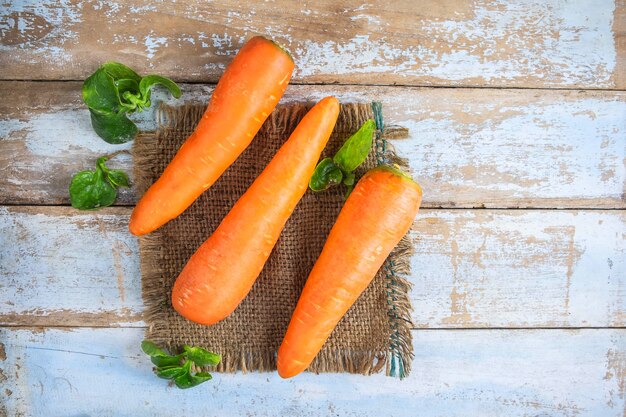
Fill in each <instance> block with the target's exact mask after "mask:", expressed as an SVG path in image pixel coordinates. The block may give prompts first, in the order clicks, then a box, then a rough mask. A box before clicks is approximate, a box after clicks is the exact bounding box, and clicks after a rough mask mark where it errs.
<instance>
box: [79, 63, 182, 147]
mask: <svg viewBox="0 0 626 417" xmlns="http://www.w3.org/2000/svg"><path fill="white" fill-rule="evenodd" d="M155 84H161V85H164V86H165V87H166V88H167V89H168V90H169V91H170V92H171V93H172V95H173V96H174V97H176V98H179V97H180V95H181V91H180V88H178V86H177V85H176V84H175V83H174V82H173V81H172V80H170V79H168V78H165V77H161V76H159V75H148V76H146V77H144V78H141V77H140V76H139V74H137V73H136V72H135V71H133V70H132V69H131V68H129V67H127V66H126V65H123V64H120V63H119V62H105V63H104V64H102V66H100V68H98V69H97V70H96V72H94V73H93V74H92V75H91V76H89V77H88V78H87V79H86V80H85V82H84V83H83V100H84V101H85V104H87V107H89V110H90V112H91V124H92V126H93V128H94V130H95V131H96V133H97V134H98V136H100V137H101V138H102V139H104V140H105V141H107V142H108V143H124V142H128V141H129V140H133V139H134V138H135V136H136V135H137V132H138V129H137V126H135V124H134V123H133V122H132V121H130V120H129V119H128V117H126V115H125V114H126V113H133V112H136V111H142V110H143V109H144V108H146V107H150V105H151V101H150V88H151V86H153V85H155Z"/></svg>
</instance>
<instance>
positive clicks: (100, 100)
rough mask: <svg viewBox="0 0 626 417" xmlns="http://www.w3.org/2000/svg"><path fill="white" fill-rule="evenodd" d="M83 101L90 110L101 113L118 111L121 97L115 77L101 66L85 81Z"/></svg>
mask: <svg viewBox="0 0 626 417" xmlns="http://www.w3.org/2000/svg"><path fill="white" fill-rule="evenodd" d="M83 101H84V102H85V104H86V105H87V107H89V109H90V110H95V111H98V112H100V113H117V112H118V111H119V109H120V105H121V103H120V98H119V95H118V90H117V87H116V86H115V82H114V81H113V78H112V77H111V76H110V75H109V74H107V72H106V71H105V70H104V69H103V68H99V69H98V70H97V71H96V72H94V73H93V74H92V75H90V76H89V77H88V78H87V79H86V80H85V82H84V83H83Z"/></svg>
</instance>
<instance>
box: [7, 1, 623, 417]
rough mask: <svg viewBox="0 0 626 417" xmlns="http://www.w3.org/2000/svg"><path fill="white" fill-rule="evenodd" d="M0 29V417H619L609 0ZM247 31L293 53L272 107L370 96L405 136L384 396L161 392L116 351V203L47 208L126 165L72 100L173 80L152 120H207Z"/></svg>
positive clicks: (251, 382) (121, 247)
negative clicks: (404, 345)
mask: <svg viewBox="0 0 626 417" xmlns="http://www.w3.org/2000/svg"><path fill="white" fill-rule="evenodd" d="M0 16H1V18H0V96H1V97H2V98H3V99H2V100H1V101H0V416H2V415H5V414H6V415H7V416H79V415H80V416H118V415H120V416H125V415H128V416H137V415H155V416H170V415H174V414H176V415H216V416H231V415H232V416H239V415H251V416H266V415H267V416H277V415H289V416H296V415H307V416H308V415H320V416H327V415H329V416H331V415H332V416H370V415H371V416H386V415H389V416H405V415H406V416H415V415H420V416H421V415H423V416H474V415H481V416H502V415H506V416H537V415H541V416H602V417H604V416H622V417H623V416H626V91H624V90H625V89H626V2H625V1H624V0H617V1H612V0H601V1H593V2H592V1H574V2H562V1H559V0H549V1H539V0H525V1H521V2H513V1H485V0H476V1H470V0H456V1H455V0H445V1H435V0H427V1H423V2H412V1H399V2H378V1H372V2H368V3H360V2H333V1H319V2H315V3H308V2H307V3H306V4H302V5H300V3H294V2H287V1H267V2H252V1H243V2H239V3H238V4H235V2H226V1H213V2H206V1H202V0H184V1H183V0H179V1H177V2H171V3H169V2H168V3H167V4H166V3H163V2H161V1H157V0H148V1H145V2H139V1H127V2H121V1H120V2H103V1H100V0H85V1H82V0H61V1H57V0H55V1H52V0H41V1H34V0H32V1H29V0H25V1H20V0H13V1H11V0H8V1H7V2H5V3H2V4H1V5H0ZM257 33H260V34H265V35H268V36H272V37H274V38H275V39H277V40H278V41H280V42H282V43H284V44H285V45H286V46H287V47H288V49H290V50H291V51H292V53H293V55H294V58H295V61H296V63H297V70H296V74H295V78H294V85H292V86H290V87H289V89H288V92H287V94H286V95H285V97H284V99H283V102H293V101H302V100H316V99H319V98H321V97H323V96H325V95H329V94H334V95H336V96H337V97H339V98H340V99H341V100H343V101H369V100H371V99H373V98H376V99H379V100H380V101H382V102H383V105H384V112H385V115H386V118H387V119H388V120H389V121H390V122H391V123H393V124H396V125H400V126H404V127H407V128H408V129H409V130H410V137H409V138H408V139H406V140H398V141H395V142H394V146H395V147H396V148H397V150H398V152H399V153H400V154H401V155H403V156H405V157H407V158H408V159H409V163H410V166H411V168H412V171H413V174H414V175H415V177H416V178H418V179H419V181H420V183H421V184H422V185H423V188H424V190H425V196H424V204H423V207H424V209H423V210H422V211H421V212H420V214H419V215H418V218H417V220H416V223H415V225H414V227H413V230H412V231H411V238H412V240H413V242H414V246H415V254H414V255H413V258H412V274H411V277H410V278H411V281H412V282H413V289H412V291H411V299H412V302H413V306H414V308H415V310H414V312H413V316H412V318H413V322H414V326H415V330H414V334H413V336H414V345H415V359H414V364H413V369H414V371H413V373H412V375H411V376H410V377H409V378H407V379H406V380H403V381H399V380H396V379H393V378H387V377H384V376H380V375H377V376H373V377H362V376H354V375H310V374H304V375H302V376H300V377H298V378H295V379H292V380H288V381H283V380H281V379H280V378H278V377H277V376H276V375H274V374H272V373H255V374H245V375H243V374H236V375H215V378H214V380H213V381H211V382H210V383H206V384H204V385H202V386H201V387H198V388H195V389H193V390H188V391H179V390H177V389H175V388H172V387H168V386H167V384H166V383H165V382H164V381H163V380H159V379H157V378H155V377H154V376H153V375H152V374H151V371H150V364H149V362H148V361H146V359H145V358H144V357H143V355H142V354H141V352H140V351H139V343H140V341H141V339H142V337H143V332H144V327H145V323H144V321H143V318H142V315H143V311H144V306H143V303H142V300H141V277H140V270H139V262H138V245H137V240H136V239H135V238H134V237H132V236H131V235H130V234H129V233H128V232H127V229H126V228H127V222H128V217H129V215H130V211H131V209H132V207H131V206H132V205H133V204H134V203H135V201H136V199H137V195H136V194H135V192H134V190H132V189H131V190H128V191H124V192H122V194H121V195H120V198H119V200H118V202H117V203H116V205H117V207H111V208H107V209H104V210H101V211H99V212H95V213H94V212H77V211H75V210H73V209H72V208H70V207H68V195H67V184H68V182H69V179H70V178H71V175H72V174H73V173H74V172H76V171H78V170H81V169H84V168H87V167H91V166H92V165H93V163H94V162H95V159H96V158H97V157H98V156H100V155H103V154H106V153H110V152H113V151H116V150H120V149H128V148H129V145H123V146H113V145H107V144H106V143H104V142H103V141H101V140H100V139H98V138H97V136H96V135H95V134H94V133H93V131H92V129H91V127H90V125H89V116H88V112H87V111H86V109H85V108H84V106H83V105H82V104H81V98H80V85H81V82H80V80H82V79H84V78H85V77H86V76H87V75H88V74H89V73H91V72H92V71H93V70H94V69H95V68H96V67H97V66H98V64H99V63H101V62H102V61H105V60H118V61H121V62H124V63H127V64H129V65H131V66H133V67H135V68H136V69H137V70H139V71H140V72H158V73H161V74H164V75H169V76H171V77H173V78H174V79H175V80H177V81H185V82H193V84H184V85H182V87H183V92H184V96H183V99H181V100H179V101H175V100H172V99H171V98H169V97H168V96H167V95H166V94H165V93H164V92H163V91H159V92H157V93H156V94H155V98H156V100H155V101H159V102H165V103H168V104H176V103H183V102H189V101H198V102H206V101H207V100H208V98H209V97H210V94H211V91H212V88H213V86H212V85H211V84H212V83H214V82H216V81H217V80H218V78H219V76H220V74H221V73H222V71H223V69H224V67H225V65H226V64H227V63H228V62H229V61H230V59H232V56H233V54H234V53H235V52H236V51H237V49H238V48H239V47H240V46H241V44H242V43H243V42H244V41H245V39H247V38H249V37H250V36H252V35H254V34H257ZM295 84H298V85H295ZM154 117H155V114H154V109H152V110H150V111H148V112H146V113H144V114H141V115H139V116H138V117H137V120H138V122H139V124H140V126H141V127H142V128H143V129H147V130H149V129H153V128H154V127H155V122H154ZM112 164H116V165H117V166H119V167H121V168H124V169H127V170H130V169H131V168H132V161H131V159H130V157H128V156H127V155H122V156H120V157H118V158H116V159H115V160H114V162H112ZM558 209H563V210H558Z"/></svg>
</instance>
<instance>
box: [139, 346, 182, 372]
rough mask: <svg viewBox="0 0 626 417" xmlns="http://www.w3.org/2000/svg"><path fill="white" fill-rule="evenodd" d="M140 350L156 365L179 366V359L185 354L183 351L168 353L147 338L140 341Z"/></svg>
mask: <svg viewBox="0 0 626 417" xmlns="http://www.w3.org/2000/svg"><path fill="white" fill-rule="evenodd" d="M141 350H143V351H144V353H145V354H146V355H148V356H150V361H151V362H152V363H153V364H155V365H156V366H158V367H170V366H180V360H181V359H182V358H183V357H184V356H185V353H181V354H179V355H170V354H168V353H167V352H166V351H164V350H163V349H161V348H159V347H158V346H157V345H156V344H155V343H154V342H151V341H149V340H144V341H143V342H141Z"/></svg>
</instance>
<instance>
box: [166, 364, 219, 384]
mask: <svg viewBox="0 0 626 417" xmlns="http://www.w3.org/2000/svg"><path fill="white" fill-rule="evenodd" d="M183 368H184V369H185V372H184V373H182V374H180V375H179V376H177V377H175V378H174V383H175V384H176V386H177V387H178V388H181V389H187V388H192V387H195V386H196V385H200V384H202V383H203V382H205V381H208V380H209V379H211V378H212V376H211V374H209V373H208V372H198V373H197V374H195V375H192V374H191V361H187V362H185V364H184V365H183Z"/></svg>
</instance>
